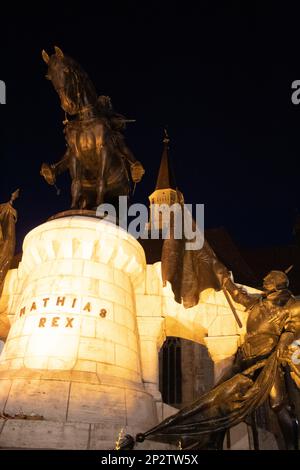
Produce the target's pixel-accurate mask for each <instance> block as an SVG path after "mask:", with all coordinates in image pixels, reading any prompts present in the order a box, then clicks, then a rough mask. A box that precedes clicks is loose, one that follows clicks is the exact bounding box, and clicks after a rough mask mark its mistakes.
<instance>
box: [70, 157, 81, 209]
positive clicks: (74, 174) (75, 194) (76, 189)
mask: <svg viewBox="0 0 300 470" xmlns="http://www.w3.org/2000/svg"><path fill="white" fill-rule="evenodd" d="M70 173H71V179H72V185H71V195H72V204H71V209H78V208H79V207H78V201H79V198H80V195H81V167H80V162H79V161H78V160H77V158H76V157H71V162H70Z"/></svg>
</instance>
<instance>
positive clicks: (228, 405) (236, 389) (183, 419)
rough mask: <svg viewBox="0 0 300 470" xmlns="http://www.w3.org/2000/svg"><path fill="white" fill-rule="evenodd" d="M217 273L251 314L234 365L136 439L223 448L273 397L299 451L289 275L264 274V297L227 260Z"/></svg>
mask: <svg viewBox="0 0 300 470" xmlns="http://www.w3.org/2000/svg"><path fill="white" fill-rule="evenodd" d="M217 276H218V277H219V281H220V284H221V285H223V286H224V287H225V288H226V290H227V291H228V292H229V293H230V295H231V296H232V298H233V299H234V300H235V301H236V302H237V303H240V304H242V305H244V306H245V307H246V309H247V310H248V312H249V315H248V319H247V334H246V336H245V340H244V342H243V344H242V345H241V347H239V348H238V351H237V353H236V356H235V360H234V363H233V366H232V368H231V370H230V371H229V372H227V373H226V374H225V375H224V376H223V377H222V378H221V380H220V381H219V382H218V384H217V385H215V387H214V388H213V389H212V390H211V391H210V392H208V393H206V394H205V395H203V396H202V397H200V398H199V399H198V400H197V401H195V402H194V403H192V404H191V405H189V406H187V407H185V408H183V409H182V410H180V411H179V412H178V413H176V414H175V415H173V416H170V417H169V418H167V419H165V420H164V421H163V422H162V423H160V424H159V425H158V426H156V427H154V428H152V429H150V430H149V431H147V432H145V433H143V434H141V433H140V434H138V435H137V436H136V441H137V442H142V441H143V440H144V439H151V440H156V441H159V442H167V443H174V444H176V442H178V441H179V440H180V441H181V445H182V448H183V449H221V448H222V447H223V440H224V435H225V432H226V430H227V429H228V428H230V427H231V426H234V425H236V424H238V423H239V422H241V421H244V420H246V419H247V418H248V417H249V416H250V415H251V414H252V413H253V412H254V411H255V410H256V409H257V407H258V406H260V405H261V404H262V403H264V402H265V401H266V400H267V399H268V398H269V400H270V405H271V408H272V409H273V410H274V412H275V413H276V415H277V418H278V423H279V426H280V428H281V430H282V434H283V437H284V440H285V445H286V448H287V449H297V448H298V426H297V421H296V420H295V419H294V417H293V414H292V413H291V409H290V407H289V402H288V396H287V391H286V387H285V380H284V376H285V374H286V373H288V372H289V370H288V368H287V367H286V364H287V363H289V365H290V367H291V369H292V370H293V374H294V377H295V374H296V376H297V377H298V378H299V377H300V368H299V367H297V366H296V365H295V364H294V363H293V361H292V360H291V353H290V352H289V347H290V346H291V345H292V343H293V342H294V341H295V340H296V339H298V338H300V301H299V300H296V299H295V298H294V297H293V295H292V294H291V292H290V291H289V290H288V284H289V281H288V278H287V275H286V274H285V273H284V272H281V271H271V272H270V273H269V274H268V275H267V276H266V277H265V278H264V283H263V288H264V291H263V293H262V294H261V295H256V294H255V295H253V294H248V293H247V292H246V291H245V290H244V289H243V288H241V287H239V286H237V285H236V284H235V283H234V282H233V281H232V279H231V276H230V273H229V272H228V271H227V269H226V268H224V266H222V265H221V264H220V265H219V267H218V272H217ZM133 445H134V440H133V438H132V437H131V436H129V435H127V436H126V438H125V439H124V441H123V448H132V446H133Z"/></svg>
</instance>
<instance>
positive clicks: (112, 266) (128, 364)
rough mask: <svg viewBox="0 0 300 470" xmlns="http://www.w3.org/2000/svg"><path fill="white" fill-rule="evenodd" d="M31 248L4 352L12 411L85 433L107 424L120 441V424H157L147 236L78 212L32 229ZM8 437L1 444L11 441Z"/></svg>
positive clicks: (5, 388) (1, 373)
mask: <svg viewBox="0 0 300 470" xmlns="http://www.w3.org/2000/svg"><path fill="white" fill-rule="evenodd" d="M23 251H24V255H23V258H22V262H21V264H20V266H19V268H18V270H17V272H16V274H15V275H14V278H15V279H14V282H13V285H11V286H10V287H11V289H13V291H14V294H13V300H12V302H11V305H10V312H9V313H10V316H11V318H12V325H11V328H10V332H9V335H8V338H7V341H6V343H5V346H4V349H3V351H2V354H1V357H0V406H1V407H2V411H5V413H7V414H9V415H13V414H19V413H24V414H25V415H31V414H32V413H34V414H38V415H42V416H43V417H44V418H45V419H46V420H47V421H52V422H55V423H64V422H65V423H73V424H74V425H75V424H76V423H77V424H76V425H78V426H79V427H80V426H82V425H83V423H86V425H87V427H86V428H84V429H85V430H84V429H83V430H81V431H80V432H82V433H83V434H85V433H89V432H90V428H89V426H90V425H92V424H93V425H97V424H103V425H105V424H106V427H107V429H108V428H110V429H111V432H108V430H107V433H106V434H107V436H108V440H110V445H113V442H114V441H113V438H116V436H117V435H118V432H116V429H118V430H120V429H121V427H125V426H129V427H130V426H131V425H134V426H137V427H138V428H140V427H143V428H144V429H145V428H147V427H149V426H152V425H153V424H155V423H156V421H157V414H156V410H155V405H154V401H153V397H152V396H151V395H150V394H149V393H147V392H146V391H145V388H144V384H143V382H142V374H141V364H140V346H139V338H138V330H137V320H136V311H135V298H134V289H135V288H137V286H138V285H139V283H140V282H142V281H143V279H144V271H145V268H146V264H145V256H144V252H143V249H142V247H141V246H140V245H139V243H138V242H137V241H136V240H135V239H133V238H132V237H131V236H130V235H129V234H128V233H127V232H125V231H123V230H121V229H119V228H117V227H115V226H114V225H112V224H110V223H108V222H104V221H100V220H98V219H96V218H87V217H84V218H83V217H68V218H61V219H57V220H53V221H50V222H47V223H45V224H43V225H41V226H39V227H37V228H36V229H34V230H33V231H31V232H30V233H29V234H28V235H27V237H26V238H25V241H24V246H23ZM14 422H15V425H16V426H21V428H22V427H24V424H23V423H21V424H20V423H17V422H16V421H15V420H14ZM41 425H43V426H45V422H44V423H42V424H41V423H38V424H37V427H39V426H41ZM6 427H7V426H6ZM95 432H96V431H95ZM16 433H17V431H16ZM4 434H5V433H4ZM4 434H3V432H2V434H1V436H0V445H5V444H8V443H7V442H6V441H5V439H8V441H9V440H10V437H9V438H8V437H7V436H8V434H7V433H6V437H5V435H4ZM96 436H97V433H96ZM9 445H11V444H9ZM15 445H16V446H18V444H15ZM20 445H21V444H20ZM41 445H44V444H43V443H42V444H41V443H39V442H36V443H33V444H32V446H33V447H34V446H38V447H39V446H41ZM48 446H50V447H51V443H50V445H49V443H48V444H47V447H48Z"/></svg>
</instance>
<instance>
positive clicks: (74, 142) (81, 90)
mask: <svg viewBox="0 0 300 470" xmlns="http://www.w3.org/2000/svg"><path fill="white" fill-rule="evenodd" d="M42 56H43V59H44V61H45V62H46V64H47V65H48V72H47V75H46V78H48V79H49V80H51V81H52V83H53V86H54V88H55V90H56V92H57V93H58V95H59V97H60V100H61V107H62V109H63V110H64V111H65V113H66V114H67V115H69V116H71V117H72V118H71V119H70V120H68V119H66V120H65V121H64V124H65V129H64V133H65V136H66V143H67V151H66V153H65V155H64V156H63V158H62V159H61V160H60V161H59V162H58V163H56V164H52V165H48V164H46V163H44V164H43V165H42V168H41V174H42V176H44V178H45V179H46V181H47V183H49V184H50V185H54V184H55V182H56V176H57V175H59V174H60V173H62V172H64V171H66V170H69V172H70V175H71V179H72V185H71V195H72V205H71V208H72V209H92V208H95V207H96V206H98V205H99V204H101V203H103V202H104V200H105V201H109V200H111V199H113V198H115V197H118V196H120V195H129V192H130V185H131V182H133V183H138V182H139V181H140V180H141V178H142V176H143V174H144V172H145V171H144V169H143V166H142V164H141V163H140V162H138V161H137V160H136V159H135V157H134V156H133V154H132V152H131V151H130V150H129V148H128V147H127V145H126V144H125V141H124V137H123V135H122V131H123V130H124V128H125V125H126V122H130V121H129V120H127V119H125V118H124V117H123V116H122V115H120V114H117V113H116V112H115V111H114V110H113V107H112V104H111V100H110V98H109V97H108V96H100V97H98V96H97V94H96V90H95V88H94V86H93V84H92V82H91V80H90V79H89V77H88V76H87V74H86V73H85V72H84V70H82V68H81V67H80V65H79V64H78V63H77V62H75V60H73V59H71V58H70V57H68V56H65V55H64V53H63V52H62V50H61V49H59V48H58V47H55V54H53V55H51V57H49V55H48V54H47V53H46V52H45V51H43V52H42Z"/></svg>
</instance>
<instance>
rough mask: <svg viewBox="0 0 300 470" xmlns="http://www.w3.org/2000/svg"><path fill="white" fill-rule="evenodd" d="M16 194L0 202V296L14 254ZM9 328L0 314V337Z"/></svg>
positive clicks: (4, 317) (6, 332) (1, 337)
mask: <svg viewBox="0 0 300 470" xmlns="http://www.w3.org/2000/svg"><path fill="white" fill-rule="evenodd" d="M18 196H19V190H17V191H15V192H14V193H13V194H12V195H11V198H10V201H9V202H6V203H4V204H0V297H1V294H2V290H3V286H4V281H5V277H6V274H7V272H8V270H9V269H10V265H11V261H12V259H13V257H14V254H15V245H16V221H17V211H16V209H14V207H13V203H14V200H15V199H17V197H18ZM9 328H10V323H9V321H8V319H7V316H4V315H0V339H2V340H4V339H6V337H7V334H8V331H9Z"/></svg>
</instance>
